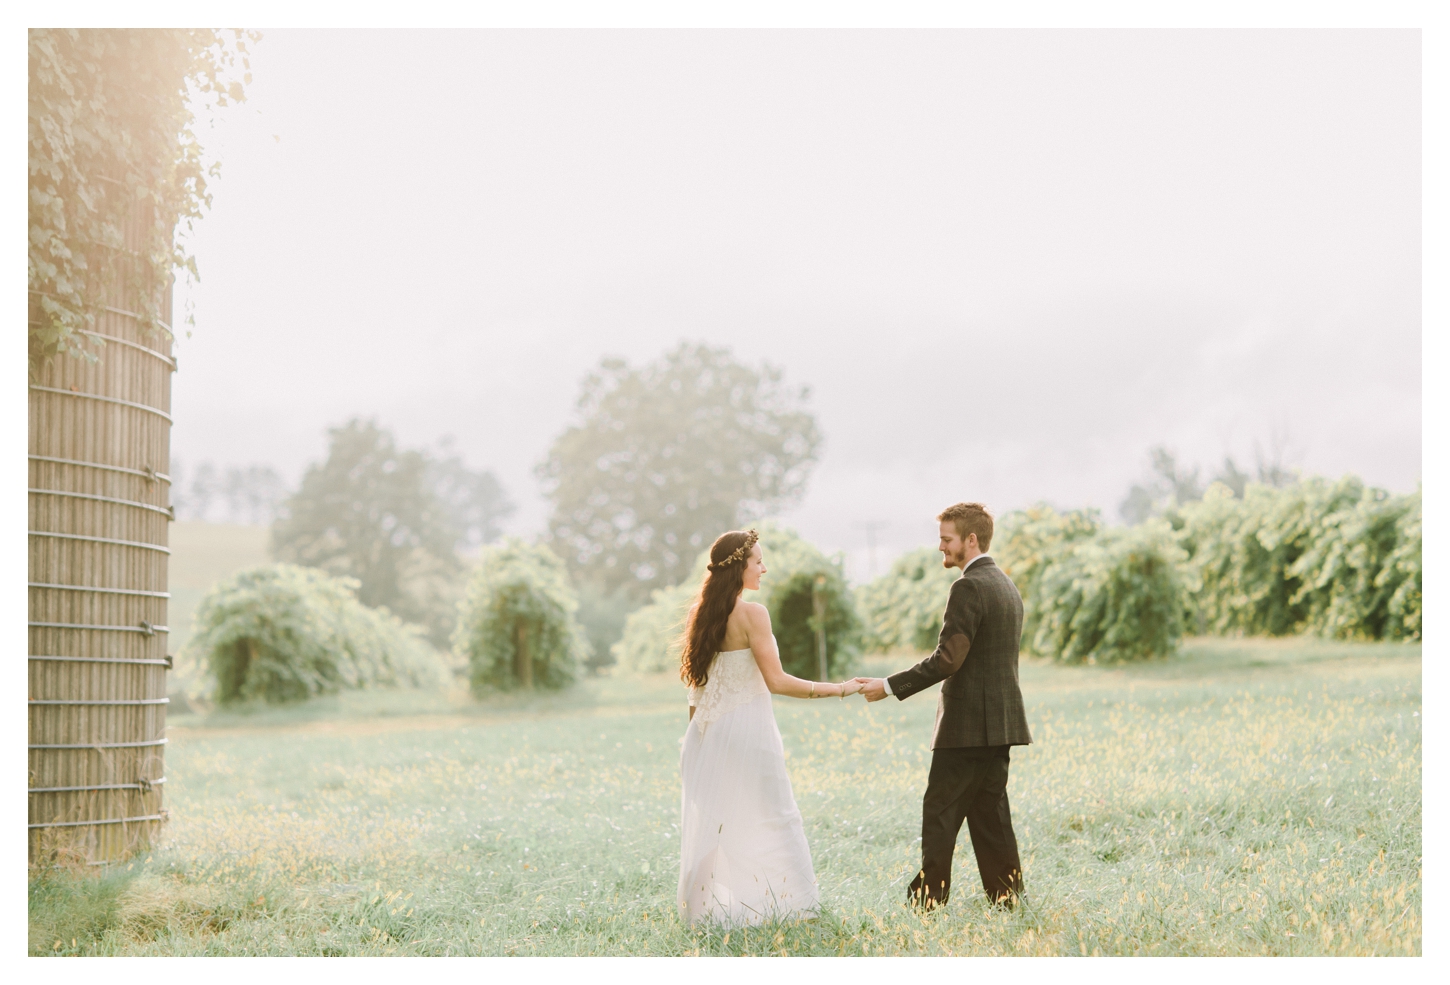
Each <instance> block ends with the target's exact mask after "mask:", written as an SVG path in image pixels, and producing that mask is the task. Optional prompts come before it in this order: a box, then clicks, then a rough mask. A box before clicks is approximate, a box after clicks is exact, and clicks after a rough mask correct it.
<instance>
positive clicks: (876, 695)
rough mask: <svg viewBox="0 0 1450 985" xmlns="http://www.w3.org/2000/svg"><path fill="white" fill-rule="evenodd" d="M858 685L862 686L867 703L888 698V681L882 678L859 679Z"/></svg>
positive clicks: (857, 679) (857, 680)
mask: <svg viewBox="0 0 1450 985" xmlns="http://www.w3.org/2000/svg"><path fill="white" fill-rule="evenodd" d="M856 683H858V684H860V685H861V693H862V694H864V695H865V696H866V700H867V702H871V701H880V700H881V699H882V698H884V697H886V681H885V680H883V679H882V678H880V677H858V678H856Z"/></svg>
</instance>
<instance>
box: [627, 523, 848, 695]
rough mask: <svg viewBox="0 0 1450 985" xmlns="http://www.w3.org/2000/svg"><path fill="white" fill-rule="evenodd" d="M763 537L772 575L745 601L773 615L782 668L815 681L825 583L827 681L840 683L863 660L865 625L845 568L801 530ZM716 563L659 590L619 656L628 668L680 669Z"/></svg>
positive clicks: (698, 564)
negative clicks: (694, 611) (819, 601)
mask: <svg viewBox="0 0 1450 985" xmlns="http://www.w3.org/2000/svg"><path fill="white" fill-rule="evenodd" d="M758 529H759V530H760V545H761V550H763V551H764V552H765V567H766V574H765V578H764V580H763V581H762V583H761V587H760V591H759V592H746V593H745V598H746V599H747V600H748V601H752V602H759V603H761V604H762V605H764V606H765V607H766V608H767V609H769V610H770V619H771V623H772V627H773V629H774V631H775V638H776V642H777V644H778V645H779V646H780V662H781V666H782V667H784V669H785V671H786V672H787V673H789V674H794V675H795V676H797V677H802V678H805V679H807V680H815V679H817V677H818V675H819V673H820V664H819V659H818V657H817V653H816V617H815V611H814V593H815V592H816V590H817V584H816V581H817V579H818V578H819V579H821V580H822V581H823V584H822V585H821V586H819V590H820V593H821V595H822V596H823V597H824V601H825V630H826V658H827V675H828V676H829V677H831V678H833V679H835V678H838V677H841V676H844V675H846V674H847V673H849V671H850V668H851V666H852V664H853V662H854V660H855V659H856V657H857V655H858V654H859V653H860V647H861V620H860V617H859V616H858V615H857V614H856V606H855V600H854V599H853V598H852V595H851V592H850V590H849V589H848V588H847V587H846V578H845V575H844V574H843V573H842V571H841V562H840V560H839V559H834V560H833V559H831V558H828V557H826V555H824V554H822V553H821V552H820V550H819V549H817V548H816V547H814V546H813V545H811V544H809V543H807V542H806V541H805V540H802V539H801V537H800V535H799V534H797V533H795V531H793V530H787V529H784V528H782V527H778V526H776V525H774V524H762V525H760V526H759V527H758ZM709 561H710V552H709V551H708V550H707V551H704V552H702V553H701V554H700V556H699V557H698V558H696V560H695V566H694V570H693V571H692V572H691V574H690V576H689V577H688V578H686V579H685V580H684V581H683V582H681V583H680V584H679V585H676V586H674V587H673V588H666V589H656V590H655V592H654V593H653V594H652V596H651V601H650V604H649V605H646V606H644V607H643V608H642V609H639V610H638V611H636V612H634V613H632V614H631V615H630V617H629V619H628V620H627V621H626V622H625V628H624V638H623V639H621V640H620V641H619V642H618V643H616V644H615V645H614V650H613V652H614V654H615V657H616V659H618V661H619V663H620V666H621V667H625V668H627V669H630V670H637V671H645V672H658V671H664V670H672V669H674V668H677V667H679V665H680V649H679V635H680V633H681V632H682V631H683V629H684V620H685V616H686V614H687V613H688V611H689V607H690V603H691V602H692V601H694V598H695V594H696V592H698V591H699V586H700V583H701V582H702V581H703V580H704V578H705V568H706V565H707V564H709Z"/></svg>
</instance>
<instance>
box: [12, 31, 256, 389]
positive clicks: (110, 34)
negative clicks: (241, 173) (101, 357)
mask: <svg viewBox="0 0 1450 985" xmlns="http://www.w3.org/2000/svg"><path fill="white" fill-rule="evenodd" d="M228 34H230V35H231V36H230V37H228V36H227V35H228ZM260 37H261V35H259V34H257V33H255V32H247V33H244V32H242V31H233V32H226V33H224V32H221V31H211V30H189V29H168V30H80V29H76V28H53V29H52V28H46V29H34V30H31V31H30V32H29V54H30V58H29V61H30V85H29V92H28V94H29V118H30V120H29V123H30V125H29V162H30V189H29V191H30V194H29V203H30V204H29V216H28V218H29V236H28V240H29V256H28V260H27V277H28V281H29V285H28V286H29V291H30V302H31V303H30V326H29V348H30V367H31V372H32V374H33V373H34V371H35V368H36V367H37V366H38V365H39V363H40V362H41V361H43V360H46V359H49V358H52V357H54V356H55V355H57V354H59V353H67V354H69V355H73V356H85V357H88V358H91V359H95V358H97V353H98V352H99V350H100V347H101V346H102V345H103V344H104V343H103V342H102V341H101V340H99V339H95V338H93V337H90V336H88V335H87V334H86V333H87V332H89V331H91V329H92V328H93V326H94V323H95V317H96V315H97V313H98V312H99V311H100V310H101V305H102V304H103V303H104V299H105V297H106V294H107V289H108V288H109V287H110V286H111V285H113V284H115V283H116V282H117V281H118V280H119V279H120V278H123V277H124V278H127V279H129V281H130V283H131V286H133V287H135V288H136V289H137V292H138V299H137V305H138V307H139V309H140V310H138V311H137V312H136V314H138V315H139V316H140V318H141V322H142V324H143V325H144V326H146V327H147V328H148V329H150V330H151V331H153V332H156V333H161V334H169V331H170V329H169V327H168V326H166V325H165V324H164V322H163V319H162V314H163V312H164V311H165V306H166V304H167V300H166V299H167V297H168V295H169V292H170V285H171V276H172V272H173V271H174V270H176V269H178V268H180V269H183V270H186V271H187V272H188V273H189V275H190V276H192V277H196V276H197V268H196V261H195V258H194V257H193V256H192V255H191V254H190V253H188V252H187V251H186V249H185V248H184V246H183V244H182V242H181V241H179V240H178V239H177V237H176V235H175V233H176V229H177V225H178V223H182V224H184V225H185V227H186V228H187V229H190V228H191V223H192V221H193V220H195V219H197V218H199V217H200V216H201V214H202V212H203V211H204V210H205V209H206V208H207V207H209V206H210V204H211V195H210V193H209V192H208V191H207V179H208V178H211V177H215V176H216V174H217V168H216V166H215V165H213V166H212V167H210V168H207V167H205V166H204V165H203V163H202V154H201V146H200V145H199V144H198V142H197V140H196V136H195V134H194V133H193V132H192V127H193V126H194V123H195V120H194V117H193V109H192V107H193V105H195V104H197V103H200V104H208V103H209V104H211V105H215V106H226V105H227V104H228V103H230V102H241V101H242V100H244V99H245V95H244V92H243V88H242V86H243V84H244V83H250V82H251V81H252V77H251V73H250V72H248V71H246V70H247V69H248V68H249V64H248V48H247V45H248V43H249V42H255V41H257V40H258V39H259V38H260ZM238 58H240V60H241V63H242V71H243V75H242V77H241V79H240V80H238V79H235V78H228V77H227V76H229V75H230V73H231V72H233V71H234V69H235V67H236V61H237V59H238ZM137 208H142V209H144V210H145V212H146V214H147V215H148V218H149V222H148V223H147V228H146V234H145V237H144V240H143V242H140V243H132V244H126V243H123V241H122V234H121V230H122V228H123V226H124V225H125V224H126V222H127V221H128V220H129V219H130V218H131V217H132V216H133V215H134V214H135V210H136V209H137Z"/></svg>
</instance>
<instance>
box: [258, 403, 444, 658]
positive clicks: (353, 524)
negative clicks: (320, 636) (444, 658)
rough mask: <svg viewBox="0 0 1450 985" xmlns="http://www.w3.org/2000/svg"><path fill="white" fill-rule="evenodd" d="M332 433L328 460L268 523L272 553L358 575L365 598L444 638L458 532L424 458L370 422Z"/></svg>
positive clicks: (438, 639)
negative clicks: (433, 485) (432, 483)
mask: <svg viewBox="0 0 1450 985" xmlns="http://www.w3.org/2000/svg"><path fill="white" fill-rule="evenodd" d="M329 435H330V436H331V443H330V447H329V448H328V453H327V460H326V461H324V462H322V463H321V464H315V465H312V466H309V467H308V469H307V472H306V474H305V475H304V476H303V477H302V485H301V488H299V489H298V490H297V492H296V493H294V494H293V495H292V496H291V497H289V498H288V499H287V501H286V503H285V504H284V509H283V515H282V516H281V517H279V518H278V520H277V521H276V523H274V524H273V526H272V553H273V556H274V557H276V558H277V559H278V560H281V561H293V562H295V563H297V564H303V565H307V566H308V567H313V568H321V569H323V570H324V571H327V572H329V573H331V574H334V575H346V576H349V577H352V578H356V579H357V580H358V581H359V582H360V583H361V588H360V589H359V592H358V596H359V598H360V599H361V600H362V602H363V604H365V605H369V606H380V605H385V606H387V607H388V608H389V609H391V610H392V611H393V612H395V613H397V614H398V615H399V616H401V617H402V618H403V619H405V620H407V621H409V622H414V623H418V624H420V625H422V626H424V627H425V628H426V629H427V631H428V636H429V639H431V640H433V641H435V644H436V645H439V646H446V645H447V640H448V636H449V633H450V632H451V631H452V628H453V620H454V618H455V608H454V607H455V600H456V598H457V596H456V594H455V592H456V588H455V585H456V582H457V577H458V575H459V574H460V573H461V571H462V569H463V565H462V563H461V562H460V560H459V558H458V555H457V554H456V553H455V550H454V548H455V546H456V545H457V543H458V541H459V539H460V536H461V535H462V532H461V531H460V530H459V528H458V527H457V526H455V521H454V514H453V513H452V512H450V509H449V507H448V505H447V504H445V503H444V502H443V501H442V500H440V499H439V498H438V496H437V495H435V494H434V492H433V491H432V489H431V488H430V487H429V484H428V478H429V460H428V458H427V456H425V455H424V454H423V453H422V452H419V451H404V450H400V449H399V448H398V447H397V446H396V444H395V443H394V441H393V436H392V435H391V434H390V433H389V432H387V431H385V430H383V429H381V428H379V427H378V425H377V424H376V423H375V422H373V421H363V420H359V419H354V420H352V421H349V422H348V423H347V424H345V425H343V426H342V427H339V428H333V429H331V430H330V431H329Z"/></svg>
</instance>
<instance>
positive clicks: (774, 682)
mask: <svg viewBox="0 0 1450 985" xmlns="http://www.w3.org/2000/svg"><path fill="white" fill-rule="evenodd" d="M747 604H748V605H749V608H747V609H746V610H745V625H746V630H747V632H749V634H750V652H751V653H752V654H754V656H755V665H756V666H757V667H759V668H760V676H761V677H764V678H765V686H766V687H768V688H770V693H771V694H783V695H785V696H786V697H788V698H809V697H812V689H814V696H815V697H817V698H835V697H840V696H841V692H842V690H843V689H844V690H845V693H846V694H855V693H856V692H857V691H859V690H860V689H861V688H860V685H858V684H856V683H855V682H854V681H849V682H847V683H845V684H831V683H829V682H825V683H823V682H819V681H806V680H801V679H800V678H799V677H792V676H791V675H790V674H787V673H786V672H785V670H784V669H783V668H782V667H781V665H780V650H779V649H778V648H777V647H776V645H775V636H774V634H773V633H772V632H771V629H770V611H769V610H768V609H766V607H765V606H763V605H760V604H759V603H757V602H751V603H747Z"/></svg>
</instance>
